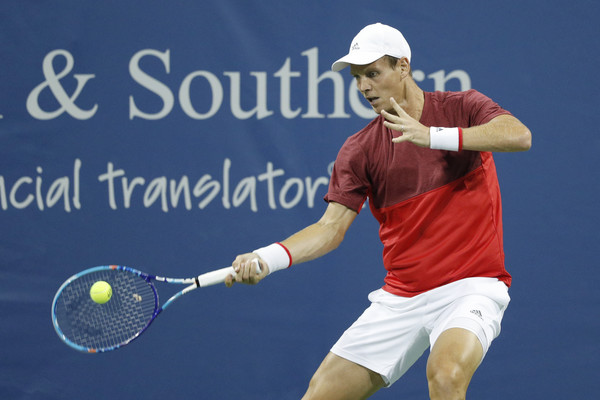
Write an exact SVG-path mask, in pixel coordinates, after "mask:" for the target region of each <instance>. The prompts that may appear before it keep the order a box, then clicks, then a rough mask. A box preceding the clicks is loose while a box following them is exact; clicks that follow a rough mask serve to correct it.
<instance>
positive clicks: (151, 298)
mask: <svg viewBox="0 0 600 400" xmlns="http://www.w3.org/2000/svg"><path fill="white" fill-rule="evenodd" d="M99 280H103V281H106V282H108V283H109V284H110V285H111V287H112V291H113V294H112V297H111V299H110V300H109V301H108V302H107V303H105V304H97V303H95V302H94V301H93V300H92V299H91V298H90V295H89V290H90V287H91V286H92V285H93V284H94V283H95V282H97V281H99ZM56 304H57V305H56V318H57V323H58V325H59V326H60V328H61V330H62V332H63V334H64V335H65V336H66V338H67V339H68V340H70V341H72V342H73V343H76V344H78V345H80V346H83V347H86V348H89V349H107V348H111V347H115V346H118V345H122V344H125V343H127V342H129V341H131V340H132V339H133V338H135V337H136V336H137V335H138V334H139V333H140V332H141V331H142V330H143V329H145V328H146V327H147V325H148V324H149V323H150V321H151V320H152V318H153V317H154V313H155V310H156V307H157V300H156V294H155V291H154V290H153V288H152V286H151V285H150V284H149V283H148V282H146V280H144V279H143V278H141V277H140V276H138V275H136V274H133V273H130V272H127V271H122V270H104V271H98V272H95V273H91V274H86V275H83V276H81V277H79V278H77V279H75V280H74V281H72V282H71V283H70V284H68V285H67V286H66V287H65V288H64V289H63V291H62V293H61V294H60V297H59V299H58V300H57V303H56Z"/></svg>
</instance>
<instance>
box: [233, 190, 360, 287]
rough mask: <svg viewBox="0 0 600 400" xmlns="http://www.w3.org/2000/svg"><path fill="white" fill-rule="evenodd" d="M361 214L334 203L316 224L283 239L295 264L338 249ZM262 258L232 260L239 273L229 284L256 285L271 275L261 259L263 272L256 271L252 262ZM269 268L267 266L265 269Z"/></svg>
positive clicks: (255, 255)
mask: <svg viewBox="0 0 600 400" xmlns="http://www.w3.org/2000/svg"><path fill="white" fill-rule="evenodd" d="M357 214H358V213H357V212H356V211H354V210H352V209H350V208H348V207H346V206H344V205H342V204H339V203H335V202H330V203H329V205H328V206H327V209H326V210H325V213H324V214H323V216H322V217H321V218H320V219H319V220H318V221H317V222H315V223H314V224H312V225H309V226H307V227H306V228H304V229H302V230H301V231H299V232H296V233H295V234H293V235H292V236H290V237H289V238H287V239H285V240H284V241H282V242H281V244H282V245H284V246H285V247H286V248H287V249H288V251H289V252H290V255H291V257H292V262H293V264H294V265H296V264H300V263H303V262H306V261H310V260H314V259H315V258H318V257H321V256H323V255H325V254H327V253H329V252H330V251H332V250H335V249H336V248H337V247H338V246H339V245H340V243H342V241H343V240H344V236H345V235H346V231H347V230H348V228H349V227H350V225H351V224H352V222H353V221H354V218H356V215H357ZM254 258H259V257H258V255H257V254H255V253H246V254H241V255H239V256H237V257H236V259H235V261H234V262H233V263H232V265H233V267H234V268H235V269H236V272H237V276H236V278H232V277H231V276H229V277H227V279H226V280H225V284H226V285H227V286H231V285H233V283H234V282H240V283H248V284H256V283H258V282H259V281H260V280H261V279H263V278H264V277H265V276H266V275H267V274H268V269H267V268H268V265H266V263H265V262H264V261H263V260H260V264H261V267H262V269H263V271H262V272H261V273H260V274H256V273H254V272H253V271H252V264H251V263H250V261H251V260H252V259H254ZM265 267H266V268H265Z"/></svg>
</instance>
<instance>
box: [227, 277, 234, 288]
mask: <svg viewBox="0 0 600 400" xmlns="http://www.w3.org/2000/svg"><path fill="white" fill-rule="evenodd" d="M234 283H235V280H234V279H233V275H231V274H230V275H227V276H226V277H225V286H227V287H232V286H233V284H234Z"/></svg>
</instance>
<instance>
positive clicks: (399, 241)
mask: <svg viewBox="0 0 600 400" xmlns="http://www.w3.org/2000/svg"><path fill="white" fill-rule="evenodd" d="M502 114H510V113H509V112H508V111H506V110H504V109H502V108H501V107H500V106H499V105H498V104H496V103H495V102H494V101H492V100H491V99H490V98H488V97H486V96H484V95H483V94H481V93H479V92H477V91H475V90H469V91H466V92H434V93H430V92H425V104H424V107H423V113H422V116H421V119H420V122H421V123H422V124H423V125H425V126H440V127H462V128H466V127H470V126H476V125H481V124H484V123H486V122H488V121H490V120H491V119H493V118H494V117H497V116H499V115H502ZM384 120H385V119H384V118H383V117H381V116H378V117H376V118H375V119H374V120H373V121H371V123H369V125H367V126H366V127H365V128H364V129H362V130H361V131H359V132H357V133H356V134H354V135H352V136H351V137H349V138H348V139H347V140H346V142H345V143H344V145H343V146H342V148H341V149H340V152H339V154H338V156H337V158H336V161H335V165H334V168H333V172H332V175H331V181H330V184H329V191H328V193H327V195H326V196H325V200H326V201H328V202H331V201H333V202H337V203H340V204H343V205H345V206H346V207H349V208H351V209H353V210H355V211H357V212H360V210H361V208H362V206H363V203H364V202H365V200H366V199H367V198H369V207H370V209H371V212H372V214H373V215H374V216H375V218H376V219H377V220H378V221H379V224H380V228H379V237H380V239H381V242H382V243H383V264H384V266H385V268H386V269H387V271H388V272H387V276H386V278H385V285H384V286H383V289H384V290H386V291H388V292H390V293H393V294H396V295H399V296H408V297H412V296H415V295H418V294H420V293H423V292H426V291H428V290H431V289H433V288H436V287H439V286H442V285H445V284H447V283H450V282H454V281H456V280H459V279H464V278H469V277H495V278H498V279H499V280H501V281H503V282H504V283H506V285H507V286H510V283H511V276H510V275H509V274H508V272H507V271H506V269H505V266H504V250H503V244H502V207H501V200H500V188H499V185H498V178H497V176H496V167H495V164H494V160H493V158H492V154H491V153H488V152H477V151H460V152H451V151H444V150H431V149H427V148H422V147H418V146H415V145H413V144H411V143H400V144H394V143H392V137H395V136H399V135H400V133H399V132H395V131H392V130H390V129H388V128H386V127H385V126H384V125H383V122H384Z"/></svg>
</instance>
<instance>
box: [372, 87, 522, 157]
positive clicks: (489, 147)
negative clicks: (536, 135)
mask: <svg viewBox="0 0 600 400" xmlns="http://www.w3.org/2000/svg"><path fill="white" fill-rule="evenodd" d="M391 103H392V105H393V107H394V109H395V111H396V114H397V115H394V114H391V113H389V112H387V111H382V112H381V115H383V116H384V117H385V119H386V121H385V126H386V127H388V128H390V129H393V130H396V131H400V132H402V136H399V137H396V138H394V139H392V141H393V142H394V143H402V142H410V143H412V144H415V145H417V146H421V147H430V145H431V141H430V133H429V127H427V126H425V125H423V124H421V123H420V122H419V121H417V120H415V119H414V118H412V117H411V116H410V115H408V114H407V113H406V111H404V110H403V109H402V107H400V106H399V105H398V103H396V102H395V101H394V99H391ZM447 128H451V127H447ZM530 147H531V132H530V131H529V129H528V128H527V127H526V126H525V125H524V124H523V123H522V122H521V121H519V120H518V119H517V118H515V117H514V116H512V115H508V114H504V115H499V116H497V117H495V118H493V119H492V120H490V121H489V122H487V123H485V124H482V125H478V126H472V127H469V128H463V129H462V149H463V150H474V151H495V152H515V151H527V150H529V148H530Z"/></svg>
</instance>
